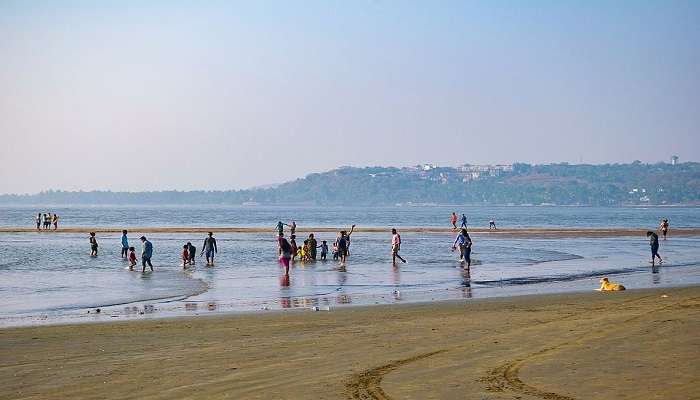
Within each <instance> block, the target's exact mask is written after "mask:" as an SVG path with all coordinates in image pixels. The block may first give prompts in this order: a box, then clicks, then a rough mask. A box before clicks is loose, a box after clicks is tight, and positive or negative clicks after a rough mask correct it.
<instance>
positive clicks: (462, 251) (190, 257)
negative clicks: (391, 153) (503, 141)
mask: <svg viewBox="0 0 700 400" xmlns="http://www.w3.org/2000/svg"><path fill="white" fill-rule="evenodd" d="M45 215H49V214H45ZM40 216H41V214H39V215H38V216H37V220H39V217H40ZM456 216H457V215H456V214H455V213H452V223H453V226H456ZM52 218H54V219H53V221H54V224H56V221H57V219H58V216H57V215H56V214H53V217H52ZM37 224H38V223H37ZM466 224H467V220H466V216H465V215H464V214H462V227H461V228H460V230H459V234H458V235H457V237H456V238H455V240H454V242H453V243H452V251H455V250H457V249H459V260H460V262H461V263H463V264H464V265H465V266H466V269H467V270H468V269H469V268H470V267H471V263H472V261H471V252H472V244H473V242H472V239H471V237H470V236H469V232H468V231H467V227H466ZM490 224H491V225H493V229H495V223H494V222H493V221H491V222H490ZM285 226H287V227H289V230H290V240H289V241H288V240H287V239H286V238H285V236H284V227H285ZM296 227H297V225H296V222H295V221H292V223H291V224H286V223H283V222H282V221H279V222H278V223H277V245H278V256H279V260H280V263H281V264H282V266H283V267H284V272H285V275H288V274H289V266H290V262H292V261H295V260H296V259H297V257H298V258H299V260H300V261H316V260H317V259H320V260H321V261H325V260H326V259H327V257H328V253H329V247H328V243H327V241H325V240H323V241H321V244H320V245H319V244H318V241H317V240H316V238H315V236H314V234H313V233H310V234H309V236H308V238H307V239H305V240H304V242H303V244H302V245H301V246H299V245H297V242H296ZM37 228H39V226H37ZM668 230H669V223H668V219H663V220H662V221H661V224H660V226H659V231H660V233H661V234H662V235H663V238H664V240H665V239H666V237H667V235H668ZM354 231H355V225H352V226H351V228H350V230H349V231H348V230H341V231H340V232H338V235H337V237H336V239H335V241H334V242H333V245H332V246H333V247H332V249H333V260H337V261H339V262H340V265H341V266H344V265H345V262H346V259H347V257H348V255H349V254H350V251H349V249H350V237H351V235H352V233H353V232H354ZM127 233H128V232H127V231H126V230H123V231H122V237H121V246H122V248H121V257H122V258H124V259H127V260H128V261H129V269H130V270H132V271H133V269H134V267H135V266H136V263H137V257H136V250H135V248H134V247H132V246H129V239H128V237H127ZM391 234H392V237H391V258H392V263H393V264H394V265H396V260H397V259H398V260H400V261H401V262H403V263H406V259H405V258H403V257H402V256H401V255H399V251H400V250H401V235H400V234H399V233H398V231H397V230H396V229H395V228H392V230H391ZM646 235H647V237H648V238H649V245H650V247H651V263H652V265H654V263H655V262H656V260H657V259H658V261H659V263H661V262H662V259H661V256H660V255H659V235H658V234H657V233H655V232H653V231H648V232H647V233H646ZM89 240H90V250H91V251H90V255H91V256H93V257H96V256H97V252H98V243H97V238H96V236H95V232H90V238H89ZM140 240H141V243H142V247H141V265H142V272H146V267H147V266H148V267H150V269H151V271H153V264H152V263H151V257H152V255H153V244H152V243H151V242H150V241H149V240H148V239H146V237H145V236H141V237H140ZM318 249H320V250H321V251H320V256H319V253H318ZM218 251H219V250H218V247H217V244H216V239H215V238H214V234H213V232H208V234H207V237H206V238H205V239H204V243H203V245H202V250H201V252H200V257H201V256H203V255H205V254H206V260H207V266H213V265H214V256H215V255H216V254H217V253H218ZM196 254H197V248H196V247H195V246H194V245H192V243H191V242H187V243H186V244H185V245H183V247H182V266H183V268H187V266H188V265H190V266H191V265H194V264H195V258H196Z"/></svg>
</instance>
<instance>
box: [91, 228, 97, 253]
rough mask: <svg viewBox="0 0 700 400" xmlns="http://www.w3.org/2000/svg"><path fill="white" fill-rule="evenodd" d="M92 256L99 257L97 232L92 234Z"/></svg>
mask: <svg viewBox="0 0 700 400" xmlns="http://www.w3.org/2000/svg"><path fill="white" fill-rule="evenodd" d="M90 256H91V257H97V238H96V237H95V232H90Z"/></svg>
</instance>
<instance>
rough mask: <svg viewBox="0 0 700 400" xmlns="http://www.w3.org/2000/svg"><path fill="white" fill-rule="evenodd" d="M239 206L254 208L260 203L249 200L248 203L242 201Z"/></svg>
mask: <svg viewBox="0 0 700 400" xmlns="http://www.w3.org/2000/svg"><path fill="white" fill-rule="evenodd" d="M241 205H242V206H249V207H254V206H259V205H260V203H258V202H257V201H253V200H250V201H244V202H243V203H241Z"/></svg>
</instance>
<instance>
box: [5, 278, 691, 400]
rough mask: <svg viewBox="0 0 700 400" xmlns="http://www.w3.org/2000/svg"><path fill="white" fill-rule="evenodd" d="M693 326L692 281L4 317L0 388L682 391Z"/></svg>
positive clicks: (328, 395)
mask: <svg viewBox="0 0 700 400" xmlns="http://www.w3.org/2000/svg"><path fill="white" fill-rule="evenodd" d="M698 328H700V286H692V287H683V288H657V289H640V290H629V291H626V292H616V293H599V292H593V293H567V294H547V295H529V296H520V297H506V298H490V299H483V300H476V301H474V300H470V301H448V302H439V303H414V304H404V305H387V306H366V307H364V306H358V307H349V308H342V309H333V310H332V311H331V312H304V311H301V310H300V311H298V312H291V313H290V312H269V313H253V314H234V315H212V316H206V317H204V318H202V317H201V316H200V317H177V318H159V319H149V320H137V321H114V322H111V321H110V322H106V323H96V324H74V325H51V326H35V327H21V328H5V329H0V338H1V340H0V357H1V358H2V359H3V361H4V363H3V364H4V366H3V368H2V369H0V379H2V381H3V382H4V383H5V384H4V385H2V386H1V387H0V397H2V398H25V397H26V398H29V397H39V398H46V399H53V398H66V397H75V398H93V397H103V398H126V397H133V396H134V394H135V393H138V397H139V398H143V399H162V398H175V399H177V398H191V397H206V398H214V399H219V398H231V397H234V398H260V399H266V398H292V399H294V398H299V399H303V398H309V397H310V394H312V393H313V397H314V398H319V399H338V398H348V399H372V398H374V399H391V398H394V399H399V398H441V399H462V398H480V399H494V400H496V399H504V398H512V397H514V396H521V397H523V398H552V399H571V398H595V397H602V398H612V397H616V396H619V393H625V395H626V396H627V397H629V398H667V399H675V398H678V399H682V398H694V397H696V396H698V395H699V394H700V389H698V387H697V384H696V380H697V378H696V377H697V376H698V374H700V366H699V365H698V364H697V362H696V356H697V348H698V346H700V337H699V336H698V335H697V334H696V332H697V329H698ZM630 338H633V340H630ZM669 365H672V366H673V368H669ZM154 371H157V372H156V373H154ZM544 395H547V396H548V397H543V396H544Z"/></svg>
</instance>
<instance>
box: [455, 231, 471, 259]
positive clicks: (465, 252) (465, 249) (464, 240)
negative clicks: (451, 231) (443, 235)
mask: <svg viewBox="0 0 700 400" xmlns="http://www.w3.org/2000/svg"><path fill="white" fill-rule="evenodd" d="M457 246H459V261H460V262H466V263H467V268H469V267H471V265H472V259H471V253H472V239H471V238H470V237H469V233H467V230H466V229H464V228H462V230H461V231H460V232H459V235H457V238H456V239H455V241H454V243H452V251H454V250H455V249H456V248H457Z"/></svg>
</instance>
